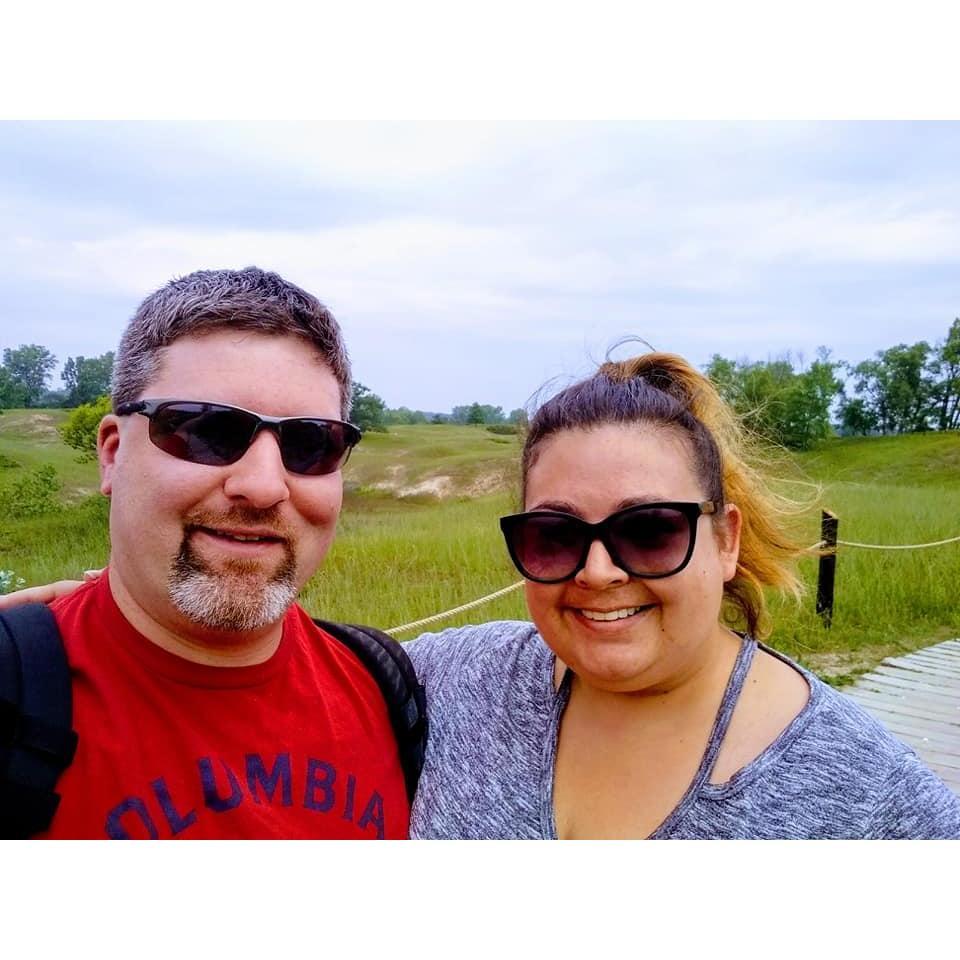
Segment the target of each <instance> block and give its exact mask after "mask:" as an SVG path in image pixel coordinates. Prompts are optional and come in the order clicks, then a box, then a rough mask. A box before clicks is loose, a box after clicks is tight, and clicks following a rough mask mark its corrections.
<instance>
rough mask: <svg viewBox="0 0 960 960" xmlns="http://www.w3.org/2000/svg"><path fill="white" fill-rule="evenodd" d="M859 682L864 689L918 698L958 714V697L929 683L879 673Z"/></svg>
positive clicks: (959, 703) (863, 677) (864, 677)
mask: <svg viewBox="0 0 960 960" xmlns="http://www.w3.org/2000/svg"><path fill="white" fill-rule="evenodd" d="M859 682H860V683H862V684H863V685H864V686H866V687H872V688H873V689H882V690H889V691H890V692H891V694H897V693H899V694H900V695H901V696H907V695H910V696H915V697H919V698H920V699H923V700H929V701H930V702H931V703H939V704H940V705H941V706H943V707H946V708H948V709H951V710H956V711H958V712H960V697H958V696H957V695H956V694H953V693H949V692H944V691H943V690H942V689H938V688H937V687H935V686H933V685H932V684H929V683H924V682H921V681H915V680H904V679H903V678H902V677H889V676H885V675H883V674H880V673H866V674H864V675H863V676H862V677H861V678H860V681H859Z"/></svg>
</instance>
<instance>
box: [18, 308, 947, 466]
mask: <svg viewBox="0 0 960 960" xmlns="http://www.w3.org/2000/svg"><path fill="white" fill-rule="evenodd" d="M56 365H57V360H56V357H55V356H54V355H53V354H52V353H51V352H50V351H49V350H48V349H47V348H46V347H43V346H40V345H38V344H24V345H21V346H19V347H17V348H15V349H13V348H8V349H5V350H4V351H3V364H2V366H0V410H3V409H4V408H5V407H52V406H62V407H77V408H81V407H82V408H83V409H82V410H78V411H77V415H76V417H75V418H74V419H76V420H77V423H78V425H79V424H82V427H81V426H78V430H79V432H80V433H81V434H82V435H83V436H86V434H87V433H89V432H90V424H91V423H94V422H96V421H98V420H99V416H100V415H101V412H105V411H106V409H107V406H106V403H105V401H103V400H101V398H102V397H103V396H104V395H105V394H107V393H109V390H110V375H111V372H112V369H113V352H112V351H111V352H109V353H105V354H103V355H101V356H99V357H82V356H80V357H68V358H67V361H66V363H65V364H64V368H63V372H62V373H61V379H62V381H63V389H61V390H50V389H49V382H50V379H51V377H52V375H53V371H54V369H55V368H56ZM706 372H707V374H708V375H709V376H710V378H711V379H712V380H713V382H714V383H715V384H716V385H717V388H718V390H719V391H720V393H721V395H722V396H723V397H724V399H725V400H727V401H728V402H729V403H730V404H731V406H732V407H733V408H734V410H736V412H737V413H738V414H739V416H740V417H741V419H742V420H743V421H744V422H745V423H746V425H747V426H748V427H749V428H750V429H751V430H752V431H753V432H754V433H756V434H759V435H760V436H762V437H764V438H766V439H769V440H771V441H773V442H775V443H778V444H782V445H783V446H786V447H790V448H792V449H798V450H805V449H809V448H810V447H813V446H814V445H815V444H817V443H819V442H820V441H821V440H824V439H826V438H827V437H830V436H833V435H835V434H838V433H839V434H841V435H845V436H853V435H881V434H892V433H915V432H919V431H926V430H957V429H960V318H958V319H955V320H954V321H953V323H952V324H951V325H950V327H949V329H948V331H947V334H946V336H945V337H944V338H943V339H942V340H940V341H937V342H936V343H934V344H932V345H931V344H930V343H928V342H927V341H925V340H921V341H919V342H918V343H914V344H905V343H900V344H897V345H896V346H894V347H889V348H888V349H886V350H878V351H877V352H876V354H874V356H873V357H872V358H871V359H869V360H863V361H861V362H860V363H857V364H851V363H847V362H845V361H841V360H834V359H833V358H832V355H831V352H830V350H828V349H827V348H826V347H820V348H819V349H818V351H817V355H816V359H815V360H814V361H813V362H812V363H809V364H808V363H805V362H804V360H803V358H802V357H797V356H793V355H790V354H787V355H785V356H782V357H778V358H776V359H773V360H765V361H752V360H749V359H746V358H742V359H736V360H731V359H729V358H726V357H722V356H720V355H719V354H714V356H713V357H712V358H711V360H710V362H709V363H708V364H707V365H706ZM98 401H100V402H99V403H98ZM351 416H352V419H353V420H354V422H355V423H356V424H357V426H359V427H360V428H361V429H362V430H365V431H370V430H373V431H385V430H387V429H389V427H391V426H394V425H398V424H417V423H456V424H465V425H467V424H478V425H480V424H482V425H486V426H496V425H512V426H520V425H522V424H524V423H525V422H526V412H525V411H524V410H523V409H516V410H511V411H510V413H504V411H503V408H502V407H498V406H493V405H491V404H484V403H479V402H474V403H471V404H465V405H462V406H456V407H454V408H453V409H452V410H451V411H450V412H449V413H436V412H431V411H425V410H411V409H410V408H408V407H397V408H390V407H388V406H387V405H386V403H385V402H384V401H383V399H382V398H381V397H379V396H378V395H377V394H376V393H374V392H373V391H372V390H371V389H370V388H369V387H367V386H365V385H364V384H363V383H360V382H356V383H354V385H353V412H352V414H351ZM68 442H69V441H68Z"/></svg>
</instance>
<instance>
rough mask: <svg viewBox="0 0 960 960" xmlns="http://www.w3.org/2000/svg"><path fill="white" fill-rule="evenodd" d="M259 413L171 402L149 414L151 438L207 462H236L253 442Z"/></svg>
mask: <svg viewBox="0 0 960 960" xmlns="http://www.w3.org/2000/svg"><path fill="white" fill-rule="evenodd" d="M256 423H257V420H256V417H254V416H252V415H251V414H248V413H244V412H243V411H242V410H233V409H231V408H229V407H218V406H215V405H213V404H207V403H168V404H166V406H163V407H161V408H160V409H159V410H158V411H157V412H156V413H155V414H154V415H153V416H152V417H151V418H150V439H151V440H152V441H153V443H154V444H155V445H156V446H158V447H159V448H160V449H161V450H163V451H164V452H166V453H169V454H171V455H172V456H174V457H179V458H180V459H181V460H189V461H190V462H191V463H203V464H207V465H208V466H223V465H225V464H228V463H234V462H236V461H237V460H239V459H240V457H242V456H243V454H244V453H245V452H246V450H247V447H248V446H249V445H250V438H251V437H252V436H253V430H254V427H255V426H256Z"/></svg>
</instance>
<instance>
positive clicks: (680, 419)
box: [522, 353, 806, 637]
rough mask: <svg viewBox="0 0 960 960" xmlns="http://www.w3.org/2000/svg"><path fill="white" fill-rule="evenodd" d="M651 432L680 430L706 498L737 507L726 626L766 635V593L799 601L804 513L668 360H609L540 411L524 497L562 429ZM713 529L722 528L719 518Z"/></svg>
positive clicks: (717, 407)
mask: <svg viewBox="0 0 960 960" xmlns="http://www.w3.org/2000/svg"><path fill="white" fill-rule="evenodd" d="M611 423H614V424H657V425H660V426H663V427H666V428H673V429H677V430H680V431H681V432H682V433H684V434H685V435H686V438H687V440H688V441H689V443H690V448H691V452H692V457H693V466H694V469H695V470H696V472H697V474H698V476H699V477H700V478H701V479H702V481H703V483H704V486H705V489H706V495H707V496H708V497H709V498H710V499H711V500H715V501H717V503H718V504H720V505H723V504H725V503H734V504H736V505H737V507H738V508H739V509H740V513H741V515H742V517H743V525H742V528H741V532H740V556H739V559H738V561H737V572H736V575H735V576H734V577H733V579H732V580H730V581H729V582H727V583H726V584H724V598H725V601H726V611H725V618H726V619H727V620H728V621H729V622H730V623H731V624H736V623H738V622H740V621H742V622H743V625H744V626H745V627H746V629H747V631H748V632H749V633H751V634H753V635H754V636H758V637H763V636H765V635H766V634H767V633H769V629H768V624H767V615H766V599H765V596H764V588H765V587H770V588H773V589H775V590H778V591H781V592H784V593H787V594H792V595H793V596H794V597H797V598H799V597H800V595H801V594H802V586H801V583H800V580H799V578H798V576H797V573H796V559H797V557H798V556H799V555H800V554H802V553H805V552H806V550H805V548H803V547H802V546H801V544H800V543H799V542H798V541H797V540H795V539H794V537H793V536H792V535H791V534H790V533H789V532H788V525H789V524H788V520H789V518H790V517H792V516H794V515H796V514H797V513H798V512H799V510H800V509H801V508H800V506H799V505H798V504H797V503H795V502H794V501H792V500H790V499H788V498H786V497H784V496H781V495H779V494H777V493H775V492H774V491H773V490H771V489H770V487H769V485H768V483H767V480H766V479H765V477H764V476H763V473H762V472H761V470H760V469H759V468H758V467H757V466H754V464H755V463H758V462H760V458H761V451H760V450H759V449H758V444H757V442H756V441H753V440H751V439H750V438H749V437H748V436H747V434H746V431H745V430H744V428H743V426H742V425H741V423H740V421H739V420H738V418H737V416H736V415H735V414H734V413H733V411H732V410H731V409H730V407H729V406H728V405H727V404H726V402H725V401H724V400H723V399H722V398H721V397H720V394H719V393H718V392H717V390H716V388H715V387H714V385H713V384H712V383H711V382H710V380H709V378H708V377H706V376H705V375H704V374H702V373H700V371H698V370H696V369H695V368H694V367H692V366H691V365H690V364H689V363H687V361H686V360H684V359H683V358H682V357H680V356H677V355H676V354H673V353H647V354H643V355H641V356H638V357H632V358H630V359H628V360H621V361H607V362H606V363H604V364H602V365H601V366H600V367H599V369H598V370H597V371H596V373H594V374H593V375H592V376H591V377H588V378H586V379H585V380H581V381H580V382H579V383H575V384H573V385H571V386H569V387H567V388H566V389H565V390H562V391H561V392H560V393H558V394H557V395H556V396H554V397H552V398H551V399H550V400H548V401H547V402H546V403H544V404H543V405H542V406H541V407H540V408H539V409H538V410H537V411H536V413H535V414H534V415H533V417H532V418H531V421H530V427H529V430H528V432H527V437H526V442H525V443H524V449H523V458H522V476H523V492H524V498H526V487H527V477H528V474H529V471H530V469H531V467H533V465H534V463H536V460H537V456H538V447H539V446H540V444H541V443H542V442H543V441H544V440H546V439H547V438H548V437H550V436H552V435H553V434H555V433H558V432H560V431H562V430H571V429H589V428H590V427H595V426H600V425H603V424H611ZM714 522H716V523H719V524H722V523H723V512H722V511H719V512H718V514H717V515H716V516H715V519H714Z"/></svg>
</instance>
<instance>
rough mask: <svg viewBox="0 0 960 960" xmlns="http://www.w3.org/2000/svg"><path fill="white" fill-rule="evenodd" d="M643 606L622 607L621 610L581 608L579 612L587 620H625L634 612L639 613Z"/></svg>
mask: <svg viewBox="0 0 960 960" xmlns="http://www.w3.org/2000/svg"><path fill="white" fill-rule="evenodd" d="M643 609H645V608H644V607H623V608H622V609H621V610H603V611H601V610H581V611H580V613H581V614H582V615H583V616H584V617H586V618H587V620H626V618H627V617H632V616H633V615H634V614H635V613H639V612H640V611H641V610H643Z"/></svg>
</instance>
